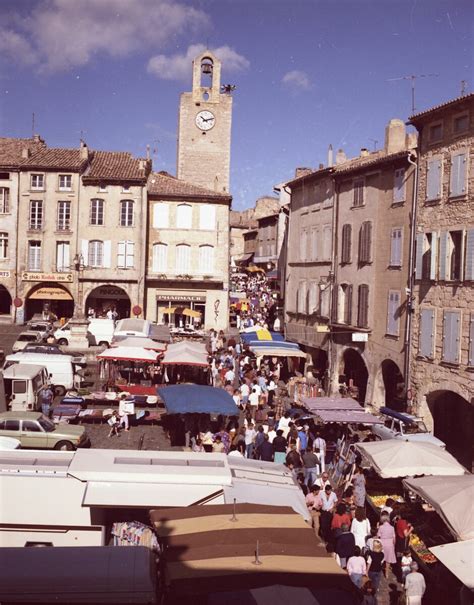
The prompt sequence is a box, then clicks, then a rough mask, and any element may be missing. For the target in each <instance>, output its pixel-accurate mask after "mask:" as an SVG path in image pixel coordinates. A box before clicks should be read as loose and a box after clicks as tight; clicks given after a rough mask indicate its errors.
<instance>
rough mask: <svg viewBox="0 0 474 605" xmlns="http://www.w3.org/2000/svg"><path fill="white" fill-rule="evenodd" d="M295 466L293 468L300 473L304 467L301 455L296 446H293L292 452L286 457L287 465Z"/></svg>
mask: <svg viewBox="0 0 474 605" xmlns="http://www.w3.org/2000/svg"><path fill="white" fill-rule="evenodd" d="M289 464H292V465H293V468H294V469H295V470H296V471H299V469H300V468H302V467H303V461H302V460H301V456H300V453H299V452H298V450H297V449H296V445H294V444H293V445H292V446H291V449H290V451H289V452H288V454H287V455H286V465H287V466H288V465H289Z"/></svg>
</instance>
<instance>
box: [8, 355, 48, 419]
mask: <svg viewBox="0 0 474 605" xmlns="http://www.w3.org/2000/svg"><path fill="white" fill-rule="evenodd" d="M47 384H48V372H47V370H46V367H45V366H44V365H39V364H38V365H37V364H24V363H15V364H13V365H11V366H10V367H9V368H7V369H6V370H4V372H3V387H4V390H5V397H6V404H7V405H6V407H7V408H8V409H10V410H12V411H15V412H28V411H36V410H40V408H41V405H40V398H41V397H40V396H41V391H42V390H43V389H44V388H45V386H46V385H47Z"/></svg>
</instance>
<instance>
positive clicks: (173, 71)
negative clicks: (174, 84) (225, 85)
mask: <svg viewBox="0 0 474 605" xmlns="http://www.w3.org/2000/svg"><path fill="white" fill-rule="evenodd" d="M204 50H206V47H205V45H204V44H192V45H191V46H190V47H189V48H188V50H187V51H186V52H185V53H183V54H176V55H171V56H167V55H156V56H154V57H152V58H151V59H150V60H149V61H148V65H147V71H148V72H149V73H151V74H153V75H154V76H156V77H157V78H161V79H163V80H184V79H186V78H187V77H188V76H189V74H190V73H191V64H192V61H193V59H194V58H195V57H196V56H197V55H199V54H200V53H201V52H202V51H204ZM211 50H212V52H213V53H214V54H215V55H216V56H217V57H218V58H219V59H220V60H221V61H222V63H223V64H224V68H225V71H226V72H232V71H243V70H245V69H247V68H248V67H249V65H250V62H249V61H248V59H246V58H245V57H244V56H243V55H239V53H238V52H236V51H235V50H234V49H233V48H230V46H220V47H219V48H213V49H211Z"/></svg>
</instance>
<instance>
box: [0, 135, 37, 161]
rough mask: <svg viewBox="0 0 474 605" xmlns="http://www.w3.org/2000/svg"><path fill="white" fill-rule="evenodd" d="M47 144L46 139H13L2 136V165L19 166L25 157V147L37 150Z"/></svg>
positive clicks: (0, 142)
mask: <svg viewBox="0 0 474 605" xmlns="http://www.w3.org/2000/svg"><path fill="white" fill-rule="evenodd" d="M44 146H45V143H44V141H42V140H41V139H40V140H35V139H13V138H8V137H0V167H2V168H15V167H17V166H19V165H20V164H21V163H22V162H23V161H24V158H23V157H22V152H23V149H26V148H27V149H30V150H32V151H33V150H35V149H38V148H42V147H44Z"/></svg>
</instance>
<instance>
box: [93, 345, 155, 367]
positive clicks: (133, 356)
mask: <svg viewBox="0 0 474 605" xmlns="http://www.w3.org/2000/svg"><path fill="white" fill-rule="evenodd" d="M97 359H104V360H106V359H108V360H114V361H148V362H150V363H153V362H154V361H156V360H157V359H158V353H157V352H156V351H149V350H148V349H143V348H140V347H122V346H118V347H111V348H110V349H107V350H106V351H104V352H103V353H100V355H97Z"/></svg>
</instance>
